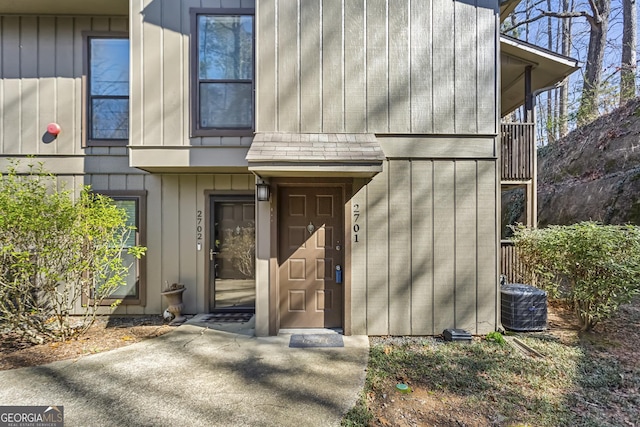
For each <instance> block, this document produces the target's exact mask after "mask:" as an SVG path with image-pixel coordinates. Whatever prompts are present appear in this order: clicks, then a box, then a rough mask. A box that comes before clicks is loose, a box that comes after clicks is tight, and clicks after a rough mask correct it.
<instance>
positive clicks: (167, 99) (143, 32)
mask: <svg viewBox="0 0 640 427" xmlns="http://www.w3.org/2000/svg"><path fill="white" fill-rule="evenodd" d="M267 4H268V2H266V3H265V5H267ZM254 7H255V2H254V1H253V0H225V1H222V2H221V1H220V0H131V1H130V17H131V33H130V34H131V111H130V115H131V121H130V123H131V128H130V140H131V144H132V145H148V146H181V145H182V146H189V145H193V146H201V145H205V146H220V145H226V146H240V145H242V146H248V145H251V140H252V138H251V137H242V138H241V137H205V138H200V137H198V138H190V129H191V128H190V126H191V124H190V113H189V106H190V98H191V97H190V82H189V78H190V68H189V67H190V61H191V60H192V58H191V55H190V53H189V49H190V43H189V40H190V37H191V18H190V9H192V8H213V9H215V8H254ZM292 7H293V8H294V9H296V8H297V6H296V4H295V3H293V4H292ZM265 8H267V7H266V6H265ZM296 15H297V12H293V16H296ZM291 25H294V26H296V25H297V24H296V22H295V21H294V22H293V23H292V24H291ZM274 41H275V40H274V39H271V40H269V39H268V37H265V40H264V41H262V40H261V41H260V42H259V44H260V45H261V46H263V47H264V48H265V49H267V50H271V49H275V43H274ZM281 41H282V42H284V43H288V41H286V40H281ZM295 45H296V41H295V40H293V46H294V49H293V51H292V52H293V54H292V56H291V58H289V59H287V58H284V59H283V61H285V62H286V61H289V62H288V63H287V65H286V66H285V67H284V68H286V69H290V68H291V67H293V66H294V64H296V57H297V56H296V54H295V52H296V49H295ZM271 66H273V64H271ZM264 71H265V73H267V74H268V72H269V71H268V70H267V69H264ZM291 76H295V79H294V80H292V81H291V82H290V81H289V80H291V78H292V77H291ZM265 77H266V76H265ZM279 78H282V79H285V80H286V82H284V83H283V84H286V85H289V84H293V85H294V86H295V85H296V84H297V74H296V72H295V71H294V72H291V73H290V75H281V76H279ZM270 85H271V86H272V87H273V83H270ZM262 89H264V90H267V91H268V87H265V88H262ZM295 92H296V93H299V89H296V90H295ZM260 96H262V95H261V94H260V95H258V97H260ZM292 102H293V101H292ZM284 107H287V106H284ZM291 108H293V110H294V111H296V112H297V111H299V108H298V107H295V106H294V107H291ZM267 111H269V113H271V111H273V106H270V107H269V109H268V110H267ZM259 120H269V117H268V116H262V117H260V118H259Z"/></svg>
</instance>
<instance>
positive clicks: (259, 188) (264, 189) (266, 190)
mask: <svg viewBox="0 0 640 427" xmlns="http://www.w3.org/2000/svg"><path fill="white" fill-rule="evenodd" d="M270 195H271V187H269V183H268V182H265V181H263V180H262V179H259V180H258V183H257V184H256V196H257V198H258V201H259V202H268V201H269V196H270Z"/></svg>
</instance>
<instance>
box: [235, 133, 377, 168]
mask: <svg viewBox="0 0 640 427" xmlns="http://www.w3.org/2000/svg"><path fill="white" fill-rule="evenodd" d="M246 159H247V162H248V163H249V170H250V171H252V172H254V173H256V174H257V175H259V176H262V177H275V176H283V177H293V176H295V177H303V176H306V177H313V176H335V177H365V178H371V177H373V176H374V175H376V174H378V173H379V172H382V162H383V161H384V159H385V156H384V153H383V151H382V148H381V147H380V143H379V142H378V140H377V139H376V137H375V135H374V134H371V133H358V134H356V133H281V132H263V133H257V134H256V135H255V137H254V138H253V142H252V144H251V148H250V149H249V152H248V153H247V157H246Z"/></svg>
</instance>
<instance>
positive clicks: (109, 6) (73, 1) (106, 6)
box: [0, 0, 129, 16]
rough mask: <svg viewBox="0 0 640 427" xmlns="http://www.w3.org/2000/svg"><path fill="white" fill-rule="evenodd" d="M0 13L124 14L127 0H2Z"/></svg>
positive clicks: (127, 5)
mask: <svg viewBox="0 0 640 427" xmlns="http://www.w3.org/2000/svg"><path fill="white" fill-rule="evenodd" d="M0 14H3V15H111V16H126V15H128V14H129V0H2V1H0Z"/></svg>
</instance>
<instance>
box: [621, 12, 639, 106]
mask: <svg viewBox="0 0 640 427" xmlns="http://www.w3.org/2000/svg"><path fill="white" fill-rule="evenodd" d="M622 6H623V7H622V16H623V18H622V20H623V29H622V61H621V64H620V105H624V104H625V103H626V102H627V101H628V100H630V99H633V98H635V96H636V28H637V16H636V13H637V8H636V0H622Z"/></svg>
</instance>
